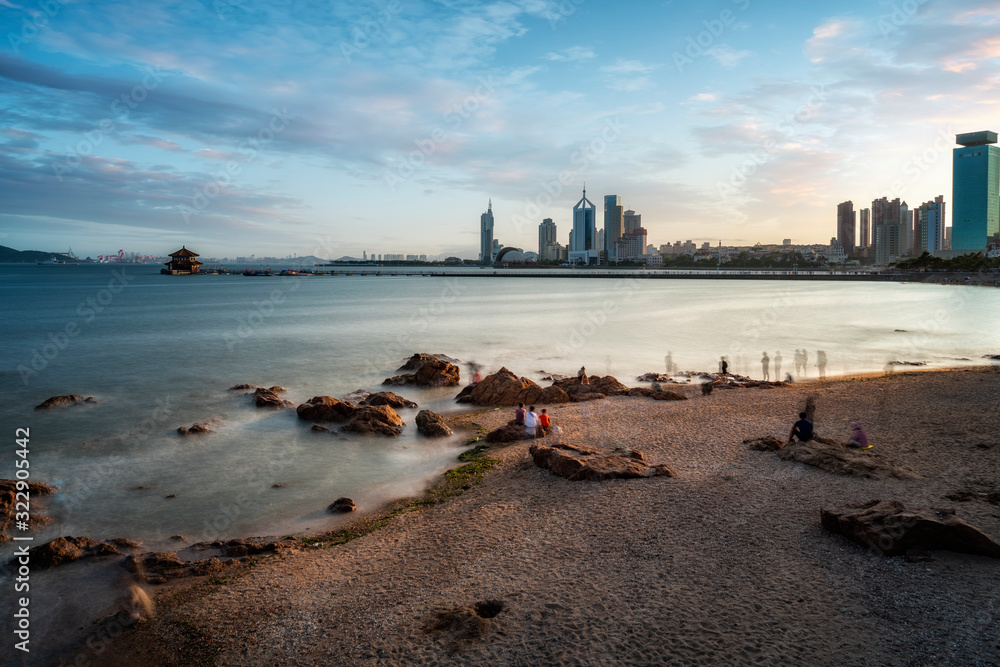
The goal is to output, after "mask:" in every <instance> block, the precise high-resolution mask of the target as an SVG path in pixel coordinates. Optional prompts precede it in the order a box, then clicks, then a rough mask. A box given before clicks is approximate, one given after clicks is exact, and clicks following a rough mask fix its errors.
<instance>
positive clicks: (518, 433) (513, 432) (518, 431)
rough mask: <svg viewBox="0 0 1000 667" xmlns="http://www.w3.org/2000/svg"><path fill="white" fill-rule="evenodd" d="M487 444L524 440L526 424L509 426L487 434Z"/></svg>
mask: <svg viewBox="0 0 1000 667" xmlns="http://www.w3.org/2000/svg"><path fill="white" fill-rule="evenodd" d="M484 439H485V440H486V442H517V441H518V440H524V439H525V436H524V424H507V425H505V426H501V427H500V428H498V429H494V430H492V431H490V432H489V433H487V434H486V437H485V438H484Z"/></svg>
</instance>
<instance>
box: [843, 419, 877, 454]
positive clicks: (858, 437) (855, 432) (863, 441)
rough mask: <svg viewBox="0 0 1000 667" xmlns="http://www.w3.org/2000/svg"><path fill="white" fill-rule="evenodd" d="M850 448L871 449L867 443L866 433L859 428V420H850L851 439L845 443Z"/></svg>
mask: <svg viewBox="0 0 1000 667" xmlns="http://www.w3.org/2000/svg"><path fill="white" fill-rule="evenodd" d="M847 446H848V447H850V448H851V449H871V448H872V445H870V444H868V434H867V433H865V430H864V429H863V428H861V422H851V441H850V442H849V443H847Z"/></svg>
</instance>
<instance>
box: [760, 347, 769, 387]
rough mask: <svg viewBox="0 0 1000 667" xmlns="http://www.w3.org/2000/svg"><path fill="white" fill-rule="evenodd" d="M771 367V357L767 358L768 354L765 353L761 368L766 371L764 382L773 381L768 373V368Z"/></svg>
mask: <svg viewBox="0 0 1000 667" xmlns="http://www.w3.org/2000/svg"><path fill="white" fill-rule="evenodd" d="M770 365H771V357H769V356H767V352H766V351H765V352H764V356H763V357H762V358H761V360H760V367H761V369H763V371H764V382H767V381H768V380H770V379H771V375H770V374H769V373H768V370H767V369H768V367H769V366H770Z"/></svg>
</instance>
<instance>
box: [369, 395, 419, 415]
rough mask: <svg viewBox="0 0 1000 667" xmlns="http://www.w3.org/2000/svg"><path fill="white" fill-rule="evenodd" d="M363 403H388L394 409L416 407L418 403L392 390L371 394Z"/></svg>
mask: <svg viewBox="0 0 1000 667" xmlns="http://www.w3.org/2000/svg"><path fill="white" fill-rule="evenodd" d="M361 405H388V406H389V407H391V408H393V409H396V410H398V409H400V408H415V407H417V404H416V403H414V402H413V401H408V400H407V399H405V398H403V397H402V396H400V395H399V394H395V393H393V392H391V391H380V392H377V393H374V394H369V395H368V396H367V397H365V399H364V400H363V401H361Z"/></svg>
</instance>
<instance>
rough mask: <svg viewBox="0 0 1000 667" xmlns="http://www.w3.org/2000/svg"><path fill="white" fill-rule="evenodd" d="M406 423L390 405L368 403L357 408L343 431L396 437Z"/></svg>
mask: <svg viewBox="0 0 1000 667" xmlns="http://www.w3.org/2000/svg"><path fill="white" fill-rule="evenodd" d="M405 425H406V422H404V421H403V420H402V419H400V418H399V415H398V414H396V411H395V410H393V409H392V408H390V407H389V406H388V405H366V406H362V407H359V408H357V409H356V410H355V412H354V414H353V416H352V417H351V419H350V420H349V421H348V422H347V423H346V424H344V425H343V426H342V427H341V430H343V431H350V432H352V433H360V434H362V435H383V436H388V437H392V438H395V437H397V436H398V435H399V434H400V433H402V432H403V426H405Z"/></svg>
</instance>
